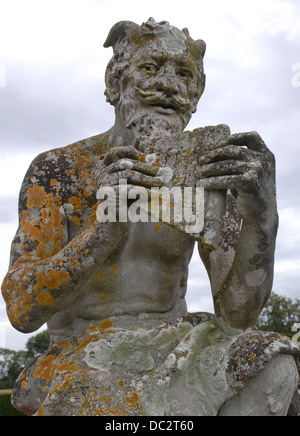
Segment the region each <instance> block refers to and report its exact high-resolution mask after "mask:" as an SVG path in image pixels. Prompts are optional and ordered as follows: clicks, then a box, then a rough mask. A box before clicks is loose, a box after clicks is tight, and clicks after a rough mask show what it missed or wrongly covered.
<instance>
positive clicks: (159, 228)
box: [154, 224, 162, 232]
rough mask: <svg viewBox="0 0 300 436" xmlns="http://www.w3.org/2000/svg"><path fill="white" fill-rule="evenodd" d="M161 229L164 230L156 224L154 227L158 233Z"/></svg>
mask: <svg viewBox="0 0 300 436" xmlns="http://www.w3.org/2000/svg"><path fill="white" fill-rule="evenodd" d="M161 229H162V227H161V225H160V224H155V226H154V230H155V231H156V232H160V231H161Z"/></svg>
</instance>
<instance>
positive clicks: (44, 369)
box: [32, 354, 55, 381]
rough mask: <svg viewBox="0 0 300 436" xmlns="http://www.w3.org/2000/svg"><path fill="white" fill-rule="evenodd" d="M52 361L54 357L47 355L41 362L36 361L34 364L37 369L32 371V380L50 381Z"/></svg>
mask: <svg viewBox="0 0 300 436" xmlns="http://www.w3.org/2000/svg"><path fill="white" fill-rule="evenodd" d="M54 360H55V357H54V356H53V355H52V354H49V356H47V357H45V358H44V359H42V360H38V361H37V363H36V364H37V368H36V369H35V370H34V372H33V374H32V376H33V377H34V378H41V379H43V380H46V381H50V377H51V370H52V366H53V362H54Z"/></svg>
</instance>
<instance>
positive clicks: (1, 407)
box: [0, 391, 24, 416]
mask: <svg viewBox="0 0 300 436" xmlns="http://www.w3.org/2000/svg"><path fill="white" fill-rule="evenodd" d="M10 396H11V391H0V416H24V415H23V414H22V413H20V412H18V411H17V410H16V409H14V408H13V406H12V405H11V404H10Z"/></svg>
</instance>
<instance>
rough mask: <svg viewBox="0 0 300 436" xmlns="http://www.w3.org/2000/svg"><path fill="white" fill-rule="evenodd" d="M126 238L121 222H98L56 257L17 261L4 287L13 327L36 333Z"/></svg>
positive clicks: (78, 291)
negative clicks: (42, 259)
mask: <svg viewBox="0 0 300 436" xmlns="http://www.w3.org/2000/svg"><path fill="white" fill-rule="evenodd" d="M123 235H124V228H123V227H122V226H121V225H120V224H119V223H105V224H99V223H98V222H97V221H96V223H94V224H93V225H92V226H90V227H89V228H88V229H87V230H86V231H85V232H83V233H82V234H80V235H79V236H77V237H76V238H75V239H74V240H73V241H71V242H70V243H69V244H68V245H67V246H66V247H64V248H63V249H62V250H61V251H60V252H59V253H57V254H56V255H55V256H53V257H51V258H49V259H47V260H45V261H42V262H37V263H28V262H27V263H21V262H17V263H16V264H15V265H14V266H13V267H12V268H11V270H10V271H9V272H8V274H7V276H6V278H5V280H4V282H3V285H2V293H3V297H4V299H5V301H6V304H7V312H8V316H9V318H10V321H11V323H12V325H13V326H14V327H15V328H16V329H18V330H20V331H23V332H31V331H35V330H36V329H38V328H39V327H40V326H42V325H43V324H44V323H45V322H47V321H48V320H49V319H50V318H51V316H52V315H54V314H55V313H56V312H57V311H59V310H62V309H64V308H66V307H68V306H69V305H70V304H71V303H72V301H74V299H75V298H76V297H77V296H78V295H79V294H80V292H81V289H82V285H83V283H84V282H85V281H86V280H87V279H88V277H89V276H90V275H91V274H92V273H93V271H94V270H95V268H97V267H99V265H101V263H102V262H103V261H104V260H105V259H106V258H107V257H108V256H109V254H110V253H111V252H112V250H113V249H114V248H115V246H116V245H117V243H118V242H119V241H120V239H121V238H122V236H123Z"/></svg>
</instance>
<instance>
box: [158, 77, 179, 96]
mask: <svg viewBox="0 0 300 436" xmlns="http://www.w3.org/2000/svg"><path fill="white" fill-rule="evenodd" d="M156 88H157V90H158V91H160V92H163V93H164V94H166V96H167V97H170V96H171V95H174V94H178V92H179V89H178V86H177V84H176V77H175V76H168V75H164V76H162V77H160V79H159V80H158V82H157V86H156Z"/></svg>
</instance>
